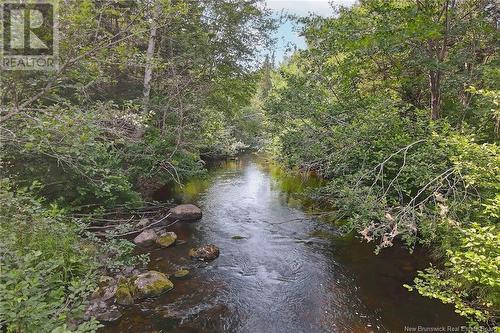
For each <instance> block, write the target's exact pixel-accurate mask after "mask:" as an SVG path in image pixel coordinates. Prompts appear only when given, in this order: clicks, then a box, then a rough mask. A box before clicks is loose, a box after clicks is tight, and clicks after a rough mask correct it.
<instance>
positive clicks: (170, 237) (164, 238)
mask: <svg viewBox="0 0 500 333" xmlns="http://www.w3.org/2000/svg"><path fill="white" fill-rule="evenodd" d="M176 240H177V235H176V234H175V232H172V231H169V232H166V233H164V234H163V235H161V236H160V237H158V238H157V239H156V240H155V242H156V244H158V245H160V246H161V247H169V246H171V245H172V244H174V243H175V241H176Z"/></svg>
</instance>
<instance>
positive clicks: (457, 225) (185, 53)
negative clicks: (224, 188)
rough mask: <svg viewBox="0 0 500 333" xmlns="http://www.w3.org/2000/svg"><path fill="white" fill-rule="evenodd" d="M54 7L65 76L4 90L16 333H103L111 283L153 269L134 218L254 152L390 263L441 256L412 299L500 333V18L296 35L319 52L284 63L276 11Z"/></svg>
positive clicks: (4, 226)
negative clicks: (301, 184)
mask: <svg viewBox="0 0 500 333" xmlns="http://www.w3.org/2000/svg"><path fill="white" fill-rule="evenodd" d="M14 2H15V1H14ZM52 3H53V4H54V6H55V7H54V8H56V9H57V11H56V12H55V14H54V15H57V21H58V25H57V27H58V55H57V58H58V66H57V68H55V69H54V70H51V71H43V70H5V69H2V70H0V135H1V149H0V170H1V174H0V182H1V187H0V202H1V205H0V219H1V222H0V331H1V332H94V331H97V330H100V329H102V327H103V325H105V323H104V322H103V321H102V320H98V319H96V318H95V317H92V316H90V318H89V316H85V315H84V313H85V312H86V311H87V310H88V307H89V300H90V299H91V297H92V295H93V294H94V293H95V291H96V288H98V287H99V285H100V281H101V280H102V279H101V278H102V277H103V276H114V275H116V274H118V273H119V272H121V271H123V270H124V269H127V268H128V267H145V266H147V265H148V262H149V259H148V255H147V253H146V254H144V253H138V252H137V249H136V245H135V244H134V242H132V241H131V239H130V237H124V236H127V235H130V234H132V233H133V232H134V228H135V226H134V225H133V224H131V223H127V221H129V222H130V220H129V219H128V215H126V214H127V213H128V214H129V215H130V214H132V213H131V212H138V211H143V210H144V209H145V207H146V208H147V207H149V208H151V207H153V208H157V207H160V208H162V207H164V206H162V205H164V204H162V203H159V202H158V201H156V200H155V198H154V193H155V192H157V191H158V190H159V189H160V188H162V187H164V186H165V184H167V187H169V186H170V187H172V188H173V187H182V186H184V185H185V184H186V183H187V182H189V180H190V179H193V178H196V177H201V178H203V177H207V176H206V175H207V168H208V167H207V166H208V164H209V163H210V161H214V160H221V159H227V158H233V159H234V158H238V157H237V156H240V155H241V154H242V153H248V152H258V153H259V154H261V155H265V156H266V158H267V159H268V160H270V161H272V162H273V163H275V164H276V165H279V167H280V170H282V171H281V172H284V173H286V174H290V175H292V174H293V175H314V177H318V178H320V179H321V185H320V186H314V187H308V188H305V190H304V191H303V192H302V193H300V196H301V197H307V199H308V200H310V201H313V202H314V203H315V207H316V208H317V209H318V211H321V216H322V218H321V220H322V222H321V223H325V224H328V225H331V226H333V227H334V228H335V229H336V230H337V231H338V232H339V233H341V234H343V235H354V237H355V238H356V241H357V242H368V243H370V244H374V251H373V252H374V253H373V256H374V257H375V256H382V255H383V254H384V252H385V251H388V250H389V249H390V248H392V247H401V248H404V249H405V251H407V252H409V253H410V255H411V254H412V253H417V250H418V249H425V251H426V253H428V254H429V258H430V259H429V262H428V265H427V267H425V268H423V269H419V270H418V271H417V272H415V274H413V276H412V282H408V283H405V284H404V288H405V292H406V293H409V294H412V293H415V294H420V295H422V296H424V297H426V298H430V299H434V300H435V301H436V300H437V302H441V303H444V304H448V305H449V306H450V308H451V309H452V310H451V311H452V312H455V313H457V314H458V315H459V316H461V317H463V322H464V323H466V325H467V326H468V327H469V328H470V330H474V331H479V332H481V331H484V332H487V331H489V332H493V331H495V330H496V329H498V327H497V325H498V316H499V312H500V233H499V231H500V230H499V228H500V226H499V219H500V155H499V146H498V144H499V138H500V106H499V104H500V66H499V60H500V59H499V56H498V46H499V43H498V36H499V34H498V33H499V20H500V7H499V5H498V3H497V2H496V1H494V0H359V1H357V2H356V3H355V4H354V5H352V6H344V7H342V6H338V7H336V8H335V14H334V15H331V16H327V17H325V16H317V15H310V16H301V17H287V18H286V19H288V20H294V21H296V22H297V24H298V25H299V26H300V27H301V31H300V34H301V35H302V36H303V38H304V39H305V42H306V47H305V48H299V49H296V50H295V51H294V52H293V53H292V54H290V56H288V57H286V58H285V59H284V60H283V61H281V62H279V63H278V62H276V61H275V59H274V57H273V56H272V54H273V51H272V50H273V47H274V43H275V41H274V40H273V39H274V38H273V36H274V35H273V34H274V31H275V30H276V29H277V27H278V26H279V24H280V20H283V17H281V18H278V17H277V16H276V15H275V14H273V12H272V11H271V10H269V9H268V8H266V3H265V1H261V0H197V1H192V0H136V1H122V0H103V1H94V0H54V1H52ZM31 6H32V8H36V2H33V3H32V5H31ZM29 8H30V7H28V9H29ZM4 11H5V8H4ZM4 14H5V13H4ZM4 18H5V15H4ZM53 19H54V18H53ZM52 21H54V20H52ZM49 28H52V27H48V26H45V25H44V26H42V27H41V28H38V30H37V31H38V32H37V33H38V34H40V35H43V34H49V32H48V30H49ZM3 29H4V30H5V25H4V26H3ZM4 34H7V31H4ZM4 43H5V39H4ZM4 48H5V45H4ZM4 51H5V50H4ZM2 56H4V55H2ZM2 56H0V57H2ZM149 208H148V209H149ZM117 212H118V213H117ZM204 214H205V212H204ZM109 216H113V218H116V221H122V223H118V224H112V225H111V227H110V225H109V224H106V225H104V227H103V226H102V223H101V224H99V222H103V221H106V219H107V218H109ZM130 216H131V215H130ZM118 219H122V220H118ZM202 222H203V220H202ZM100 228H102V229H100ZM223 254H224V251H222V252H221V257H222V256H223ZM100 279H101V280H100ZM167 295H168V294H167ZM246 329H248V327H247V328H246ZM330 330H331V331H332V332H336V331H340V332H342V331H344V330H342V329H340V330H336V329H333V328H330ZM131 331H132V330H131ZM207 331H212V330H207ZM214 331H217V330H214ZM228 331H232V330H228ZM240 331H242V332H243V331H246V330H245V329H242V330H240ZM255 331H258V330H255ZM313 331H314V330H313ZM345 331H346V332H347V331H348V330H345ZM350 331H355V330H353V329H351V330H350ZM356 331H357V330H356ZM369 331H370V330H366V332H369ZM401 331H403V330H402V329H401ZM148 332H149V331H148ZM359 332H365V331H361V330H359Z"/></svg>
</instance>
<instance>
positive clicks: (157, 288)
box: [135, 271, 174, 297]
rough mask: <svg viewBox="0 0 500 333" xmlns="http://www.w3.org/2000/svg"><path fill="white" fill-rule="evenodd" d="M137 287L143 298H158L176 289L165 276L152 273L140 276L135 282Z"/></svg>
mask: <svg viewBox="0 0 500 333" xmlns="http://www.w3.org/2000/svg"><path fill="white" fill-rule="evenodd" d="M135 287H136V288H137V292H138V294H139V295H140V296H141V297H151V296H158V295H160V294H161V293H164V292H165V291H168V290H170V289H172V288H173V287H174V284H173V283H172V281H170V280H169V279H168V278H167V277H166V276H165V274H163V273H160V272H156V271H150V272H148V273H145V274H142V275H140V276H139V277H138V278H137V280H136V281H135Z"/></svg>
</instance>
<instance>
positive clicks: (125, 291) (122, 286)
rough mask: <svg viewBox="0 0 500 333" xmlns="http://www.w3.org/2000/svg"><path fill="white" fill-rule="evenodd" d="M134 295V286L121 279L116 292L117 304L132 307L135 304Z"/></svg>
mask: <svg viewBox="0 0 500 333" xmlns="http://www.w3.org/2000/svg"><path fill="white" fill-rule="evenodd" d="M134 294H135V287H134V284H133V283H132V282H131V281H129V280H127V279H125V278H121V279H120V281H119V282H118V288H117V289H116V292H115V299H116V303H118V304H121V305H132V304H134Z"/></svg>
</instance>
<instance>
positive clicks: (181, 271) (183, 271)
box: [174, 268, 189, 278]
mask: <svg viewBox="0 0 500 333" xmlns="http://www.w3.org/2000/svg"><path fill="white" fill-rule="evenodd" d="M188 274H189V271H188V270H187V269H184V268H183V269H179V270H178V271H177V272H175V273H174V277H176V278H183V277H185V276H186V275H188Z"/></svg>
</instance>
